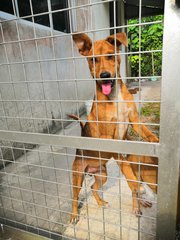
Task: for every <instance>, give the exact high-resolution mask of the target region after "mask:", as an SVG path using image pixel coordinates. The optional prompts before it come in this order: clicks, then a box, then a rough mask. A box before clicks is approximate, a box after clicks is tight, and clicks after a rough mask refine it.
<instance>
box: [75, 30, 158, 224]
mask: <svg viewBox="0 0 180 240" xmlns="http://www.w3.org/2000/svg"><path fill="white" fill-rule="evenodd" d="M73 39H74V41H75V43H76V45H77V47H78V49H79V52H80V53H81V54H82V55H84V56H86V57H87V61H88V64H89V69H90V72H91V75H92V77H93V78H94V79H97V80H96V94H95V95H96V98H95V99H97V100H98V101H99V102H98V101H94V102H93V106H92V110H91V112H90V113H89V115H88V117H87V120H88V121H87V123H86V124H85V125H84V126H81V127H82V136H85V137H94V138H108V139H122V140H124V139H127V128H128V124H122V123H121V124H118V122H125V123H126V122H131V125H132V127H133V129H134V130H135V131H136V132H137V133H138V134H139V135H140V136H141V137H143V139H144V140H146V141H149V142H158V141H159V139H158V138H157V137H156V136H155V135H154V134H153V133H152V132H151V131H150V130H149V129H148V128H147V127H146V126H145V125H139V124H137V123H138V122H139V119H138V118H139V116H138V112H137V109H136V105H135V103H134V102H133V96H132V94H131V93H130V92H129V91H128V89H127V87H126V85H125V84H124V83H123V82H122V80H121V79H120V62H121V59H120V56H119V55H117V56H116V57H115V56H104V55H105V54H114V53H117V52H118V51H119V50H118V47H119V46H120V45H121V44H124V45H125V46H127V38H126V34H125V33H117V34H116V38H115V36H114V35H112V36H109V37H108V38H107V39H105V40H99V41H96V42H94V44H93V47H92V42H91V40H90V38H89V37H88V36H87V35H86V34H82V35H81V34H78V35H77V34H75V35H74V37H73ZM115 41H116V44H115ZM83 43H84V44H83ZM115 46H116V49H115ZM100 55H103V56H100ZM104 72H106V73H108V74H109V76H110V78H114V79H115V78H116V76H117V77H118V80H117V81H116V82H115V81H113V83H112V89H111V92H110V94H109V95H105V94H103V92H102V84H103V79H101V76H102V73H104ZM117 98H118V100H119V102H118V103H117V101H116V99H117ZM112 100H115V101H112ZM102 101H103V102H102ZM128 101H129V102H128ZM96 121H98V123H97V122H96ZM106 121H107V123H106ZM111 157H114V159H116V160H117V164H118V166H119V167H120V168H121V170H122V172H123V174H124V175H125V177H126V178H127V179H129V180H131V181H128V185H129V187H130V188H131V190H132V197H133V212H134V213H135V214H141V210H140V207H139V202H138V200H137V195H138V191H140V192H141V191H142V192H143V191H144V190H143V188H142V186H141V187H140V189H139V184H138V183H137V181H138V167H137V166H138V165H134V164H130V163H129V161H131V162H134V163H136V162H138V161H139V159H140V162H142V163H150V164H157V163H158V161H157V158H151V157H144V156H143V157H140V158H139V157H138V156H135V155H131V156H128V157H127V162H124V161H122V160H123V157H122V155H120V154H115V153H110V152H108V153H107V152H98V151H90V150H83V151H81V150H77V156H76V158H75V160H74V162H73V166H72V170H73V176H72V177H73V202H72V215H71V222H74V223H75V222H77V221H78V196H79V192H80V189H81V187H82V182H83V179H84V173H91V174H93V173H94V174H95V183H94V184H93V186H92V191H93V195H94V197H95V199H96V201H97V203H98V205H100V206H103V205H105V204H107V202H105V201H104V200H103V199H101V198H100V197H99V195H98V192H97V191H98V189H99V188H100V187H101V186H102V184H104V183H105V182H106V180H107V172H106V163H107V161H108V159H110V158H111ZM140 175H141V179H140V180H142V181H145V182H149V183H157V168H155V167H148V166H145V167H141V171H140ZM132 180H134V182H133V181H132ZM150 187H151V188H152V190H153V191H154V192H156V190H157V188H156V187H154V186H152V185H150ZM141 203H142V204H143V205H144V206H146V207H150V206H151V204H150V203H148V202H141Z"/></svg>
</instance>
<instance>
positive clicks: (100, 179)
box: [91, 167, 108, 206]
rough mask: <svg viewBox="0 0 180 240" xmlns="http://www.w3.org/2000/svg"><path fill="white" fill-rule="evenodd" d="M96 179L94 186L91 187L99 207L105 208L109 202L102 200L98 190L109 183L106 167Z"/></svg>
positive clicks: (95, 176)
mask: <svg viewBox="0 0 180 240" xmlns="http://www.w3.org/2000/svg"><path fill="white" fill-rule="evenodd" d="M94 178H95V182H94V184H93V185H92V186H91V189H92V193H93V195H94V197H95V199H96V202H97V204H98V205H99V206H105V205H107V204H108V202H106V201H104V200H103V199H102V198H100V196H99V194H98V190H99V188H100V187H102V185H104V184H105V183H106V181H107V171H106V167H105V168H103V170H102V171H100V172H98V175H94Z"/></svg>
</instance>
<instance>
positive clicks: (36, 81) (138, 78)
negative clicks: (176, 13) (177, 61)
mask: <svg viewBox="0 0 180 240" xmlns="http://www.w3.org/2000/svg"><path fill="white" fill-rule="evenodd" d="M151 77H155V78H162V76H160V75H157V76H155V75H150V76H141V77H121V79H122V80H127V79H128V80H135V79H136V80H139V81H141V79H149V78H151ZM109 79H113V80H114V79H117V78H116V77H114V78H109ZM96 80H102V79H101V78H96V79H94V78H78V79H77V78H71V79H52V80H51V79H45V80H44V79H43V80H40V79H34V80H28V81H6V82H3V81H2V82H0V84H29V83H52V82H53V83H54V82H56V83H61V82H74V81H78V82H83V81H86V82H87V81H96ZM133 87H135V86H133Z"/></svg>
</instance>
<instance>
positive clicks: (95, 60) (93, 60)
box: [90, 57, 98, 63]
mask: <svg viewBox="0 0 180 240" xmlns="http://www.w3.org/2000/svg"><path fill="white" fill-rule="evenodd" d="M90 62H92V63H93V62H95V63H97V62H98V59H97V58H96V57H93V58H90Z"/></svg>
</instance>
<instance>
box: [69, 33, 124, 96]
mask: <svg viewBox="0 0 180 240" xmlns="http://www.w3.org/2000/svg"><path fill="white" fill-rule="evenodd" d="M73 40H74V42H75V43H76V45H77V47H78V49H79V53H80V54H82V55H84V56H86V57H87V61H88V64H89V69H90V72H91V75H92V77H93V78H97V79H98V80H97V84H98V86H99V88H100V89H101V91H102V93H103V94H105V95H109V94H110V93H111V92H112V89H113V88H114V85H115V78H116V76H117V77H120V62H121V59H120V56H119V54H118V55H115V54H116V53H118V52H119V46H120V45H121V44H124V45H125V46H127V44H128V41H127V37H126V34H125V33H123V32H122V33H117V34H116V35H111V36H109V37H107V38H106V39H104V40H98V41H95V42H94V43H93V44H92V41H91V39H90V38H89V37H88V35H86V34H84V33H82V34H74V35H73Z"/></svg>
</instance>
